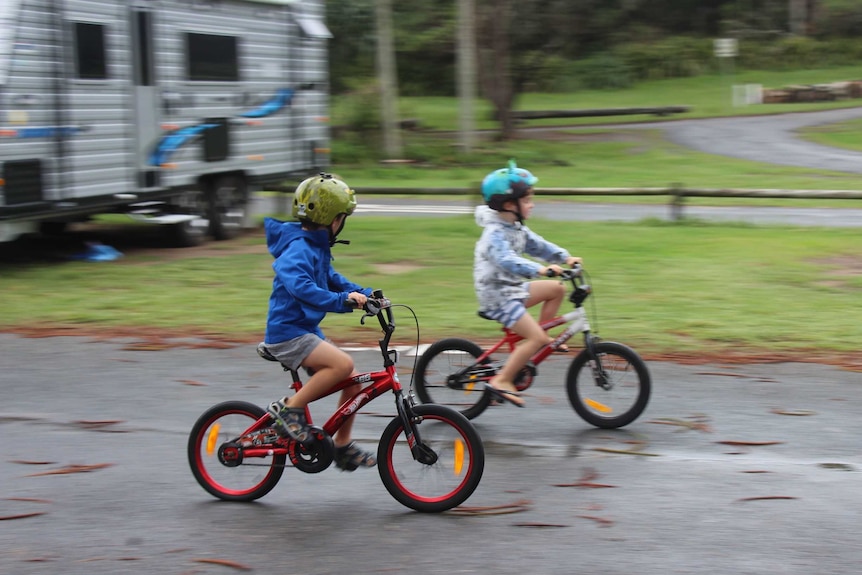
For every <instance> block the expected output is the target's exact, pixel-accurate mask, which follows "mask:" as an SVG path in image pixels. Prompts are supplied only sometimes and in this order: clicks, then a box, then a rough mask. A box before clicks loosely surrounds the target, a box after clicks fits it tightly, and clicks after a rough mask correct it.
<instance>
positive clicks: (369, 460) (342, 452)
mask: <svg viewBox="0 0 862 575" xmlns="http://www.w3.org/2000/svg"><path fill="white" fill-rule="evenodd" d="M375 465H377V458H376V457H374V454H373V453H370V452H368V451H362V450H361V449H360V448H359V446H358V445H356V443H355V442H353V441H351V442H350V443H348V444H347V445H342V446H341V447H336V448H335V466H336V467H338V468H339V469H343V470H344V471H353V470H355V469H356V468H357V467H374V466H375Z"/></svg>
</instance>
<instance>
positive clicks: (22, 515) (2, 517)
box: [0, 511, 46, 521]
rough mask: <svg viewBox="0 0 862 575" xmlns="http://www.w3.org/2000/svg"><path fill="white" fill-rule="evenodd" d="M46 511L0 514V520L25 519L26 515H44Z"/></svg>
mask: <svg viewBox="0 0 862 575" xmlns="http://www.w3.org/2000/svg"><path fill="white" fill-rule="evenodd" d="M45 513H46V511H34V512H33V513H20V514H18V515H0V521H7V520H9V519H26V518H27V517H36V516H37V515H45Z"/></svg>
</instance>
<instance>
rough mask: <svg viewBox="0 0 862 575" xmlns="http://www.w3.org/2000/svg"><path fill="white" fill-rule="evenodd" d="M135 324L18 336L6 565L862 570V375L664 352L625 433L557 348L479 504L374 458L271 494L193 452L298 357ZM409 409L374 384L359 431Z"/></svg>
mask: <svg viewBox="0 0 862 575" xmlns="http://www.w3.org/2000/svg"><path fill="white" fill-rule="evenodd" d="M136 343H137V342H135V340H133V339H130V340H113V341H96V340H89V339H87V338H66V337H57V338H47V339H28V338H21V337H17V336H13V335H0V349H2V369H0V390H2V393H3V398H4V401H3V403H2V407H0V430H2V437H3V441H2V443H0V461H2V463H0V493H2V499H0V516H2V518H3V519H6V520H5V521H3V522H2V523H0V529H2V530H0V572H4V573H13V574H16V575H17V574H31V573H32V574H36V573H39V574H42V573H69V574H76V573H81V574H90V573H106V574H113V573H155V572H163V573H225V572H231V570H238V569H247V570H249V571H251V572H257V573H269V572H272V571H273V570H278V571H279V572H285V573H320V574H329V573H332V574H336V573H338V574H340V573H345V572H358V573H393V572H395V573H402V572H414V573H503V574H509V573H511V574H515V573H518V574H520V573H523V572H525V571H527V572H530V573H548V574H552V573H598V572H600V573H606V574H608V575H616V574H619V575H623V574H630V573H642V574H647V575H651V574H655V575H659V574H667V573H776V574H778V573H782V574H803V573H805V574H810V573H835V574H844V573H846V574H851V573H854V574H855V573H858V566H859V564H860V561H862V546H860V545H859V544H858V537H857V532H858V526H859V524H860V512H859V510H860V508H862V490H860V489H859V487H860V481H862V475H860V470H862V453H860V447H859V437H860V432H862V421H860V419H859V417H858V405H859V403H860V400H862V376H860V374H859V373H855V372H850V371H844V370H840V369H837V368H833V367H828V366H823V365H817V364H808V363H783V364H763V365H721V364H709V365H696V366H685V365H676V364H673V363H666V362H650V363H649V367H650V370H651V373H652V377H653V381H654V391H653V395H652V398H651V401H650V404H649V406H648V407H647V410H646V412H645V413H644V414H643V415H642V416H641V417H640V418H639V419H638V420H637V421H635V422H634V423H632V424H631V425H630V426H628V427H626V428H624V429H621V430H614V431H607V430H598V429H594V428H592V427H590V426H589V425H588V424H586V423H584V422H583V421H581V420H580V419H579V418H578V417H577V415H576V414H575V413H574V411H573V410H572V409H571V407H570V406H569V404H568V400H567V398H566V396H565V393H564V387H563V381H564V377H565V370H566V368H567V366H568V363H569V361H570V357H571V356H569V355H562V354H558V355H555V356H553V358H552V359H550V360H549V361H547V362H546V363H544V364H543V365H542V366H541V367H540V371H539V377H538V378H537V380H536V382H535V383H534V386H533V387H532V388H531V389H530V390H529V392H528V397H527V399H528V407H527V408H525V409H516V408H514V407H510V406H500V407H493V408H491V409H489V410H488V411H487V412H485V413H484V414H482V415H481V416H479V417H478V418H477V419H475V420H474V423H475V425H476V427H477V429H478V430H479V432H480V434H481V435H482V437H483V440H484V442H485V445H486V450H487V462H486V468H485V475H484V477H483V480H482V482H481V484H480V485H479V488H478V489H477V490H476V492H475V493H474V494H473V496H472V497H471V498H470V499H469V500H468V501H467V502H466V503H465V506H468V507H470V508H473V509H472V511H471V512H470V513H458V512H454V513H451V512H450V513H444V514H442V515H423V514H418V513H415V512H413V511H411V510H409V509H407V508H406V507H403V506H402V505H401V504H399V503H398V502H396V501H395V500H394V499H393V498H392V497H391V496H390V495H389V494H388V492H387V491H386V490H385V489H384V487H383V485H382V483H381V481H380V478H379V476H378V474H377V472H376V470H359V471H356V472H354V473H345V472H340V471H338V470H336V469H335V468H332V469H328V470H326V471H324V472H322V473H320V474H317V475H305V474H303V473H301V472H299V471H297V470H295V469H289V470H287V471H286V472H285V475H284V477H283V478H282V480H281V483H280V484H279V485H278V486H277V487H276V488H275V490H273V491H272V492H271V493H269V494H268V495H267V496H265V497H264V498H262V499H261V500H259V501H258V502H256V503H252V504H232V503H225V502H220V501H217V500H215V499H213V498H212V497H211V496H210V495H209V494H207V493H206V492H204V490H203V489H202V488H201V487H199V486H198V485H197V483H196V482H195V480H194V478H193V477H192V475H191V473H190V471H189V467H188V464H187V461H186V452H185V449H186V441H187V437H188V432H189V430H190V428H191V426H192V425H193V423H194V421H195V420H196V418H197V417H198V416H199V415H200V414H201V413H202V412H203V411H204V410H205V409H206V408H207V407H209V406H211V405H213V404H215V403H217V402H219V401H222V400H227V399H242V400H247V401H251V402H253V403H257V404H260V405H265V404H266V403H268V402H269V401H271V400H272V399H275V398H277V397H279V396H280V395H282V394H283V393H284V392H285V390H286V380H285V377H284V375H283V374H282V372H281V371H280V369H279V368H277V367H276V366H274V365H273V364H271V363H268V362H264V361H263V360H261V359H259V358H258V357H257V356H256V354H255V351H254V347H253V346H242V347H236V348H228V349H207V348H203V349H194V348H193V347H183V345H184V344H186V345H191V346H194V345H196V344H197V343H199V342H194V341H181V340H178V341H175V342H174V344H175V346H174V347H167V348H165V349H158V348H151V347H146V346H143V347H141V346H138V345H136ZM351 353H352V354H353V356H354V358H355V360H356V363H357V367H358V368H359V369H360V370H363V371H364V370H368V369H372V368H376V367H377V366H378V365H379V353H375V352H372V351H368V350H366V351H352V352H351ZM412 362H413V356H411V355H410V354H409V352H408V353H403V354H402V356H401V360H400V363H399V373H400V374H401V379H402V382H403V383H405V384H408V383H409V377H410V370H411V368H412ZM332 408H334V403H332V402H331V401H330V400H329V399H325V400H321V402H319V403H317V404H315V407H314V409H313V411H312V413H313V415H314V416H315V417H317V418H322V417H323V416H324V415H326V412H327V411H328V410H331V409H332ZM393 415H394V406H393V403H392V401H391V397H390V396H383V397H381V398H378V399H377V400H375V401H374V402H373V403H372V404H370V405H369V406H368V407H366V408H365V410H363V412H361V413H360V415H359V416H358V418H357V423H356V429H355V436H356V439H357V440H358V441H360V443H361V444H362V445H364V446H367V447H369V448H371V447H374V446H375V444H376V441H377V440H378V438H379V436H380V433H381V432H382V430H383V428H384V427H385V425H386V423H387V422H388V421H389V420H390V418H391V417H392V416H393ZM75 466H77V467H75ZM64 470H65V472H63V471H64ZM13 516H21V517H19V518H11V517H13ZM212 561H214V562H212ZM226 562H230V563H226Z"/></svg>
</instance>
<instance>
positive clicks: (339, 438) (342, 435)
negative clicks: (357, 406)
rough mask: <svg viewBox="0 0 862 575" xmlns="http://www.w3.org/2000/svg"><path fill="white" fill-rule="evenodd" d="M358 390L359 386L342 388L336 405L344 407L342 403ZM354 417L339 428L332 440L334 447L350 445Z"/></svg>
mask: <svg viewBox="0 0 862 575" xmlns="http://www.w3.org/2000/svg"><path fill="white" fill-rule="evenodd" d="M360 389H361V386H360V385H359V384H357V385H351V386H350V387H346V388H344V389H343V390H342V391H341V399H339V401H338V405H344V402H345V401H348V400H349V399H350V398H352V397H353V396H354V395H356V394H357V393H359V390H360ZM354 417H356V415H355V414H354V415H351V416H350V417H348V418H347V419H345V420H344V423H343V424H342V425H341V427H340V428H339V429H338V431H336V432H335V435H334V436H333V438H332V439H333V441H335V447H341V446H342V445H347V444H348V443H350V442H351V441H352V437H353V436H352V434H353V418H354Z"/></svg>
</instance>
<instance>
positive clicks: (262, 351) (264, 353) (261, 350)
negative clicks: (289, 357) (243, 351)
mask: <svg viewBox="0 0 862 575" xmlns="http://www.w3.org/2000/svg"><path fill="white" fill-rule="evenodd" d="M257 355H259V356H260V357H262V358H263V359H265V360H267V361H278V359H276V357H275V356H274V355H272V354H271V353H269V350H268V349H266V343H264V342H260V343H259V344H257Z"/></svg>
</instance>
